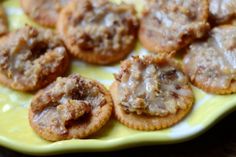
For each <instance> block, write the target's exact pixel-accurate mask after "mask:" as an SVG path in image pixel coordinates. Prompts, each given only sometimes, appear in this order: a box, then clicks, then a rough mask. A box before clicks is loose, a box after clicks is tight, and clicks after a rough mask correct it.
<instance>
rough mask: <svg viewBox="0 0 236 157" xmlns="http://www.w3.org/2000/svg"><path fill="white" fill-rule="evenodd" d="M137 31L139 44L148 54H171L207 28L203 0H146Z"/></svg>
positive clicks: (205, 7)
mask: <svg viewBox="0 0 236 157" xmlns="http://www.w3.org/2000/svg"><path fill="white" fill-rule="evenodd" d="M148 2H149V7H148V9H145V11H144V12H143V17H142V19H141V24H140V29H139V39H140V41H141V43H142V45H143V46H144V47H145V48H146V49H148V50H149V51H151V52H155V53H167V54H168V53H173V52H176V51H178V50H179V49H181V48H183V47H185V46H187V45H188V44H190V43H191V42H192V41H193V40H195V39H198V38H201V37H203V36H204V34H205V33H206V31H207V30H208V29H209V24H208V22H207V18H208V1H207V0H187V1H186V0H149V1H148Z"/></svg>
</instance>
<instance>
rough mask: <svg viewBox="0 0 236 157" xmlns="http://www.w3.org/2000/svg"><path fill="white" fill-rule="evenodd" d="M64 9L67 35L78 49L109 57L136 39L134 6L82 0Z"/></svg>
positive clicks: (99, 0) (136, 23) (100, 0)
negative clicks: (65, 11)
mask: <svg viewBox="0 0 236 157" xmlns="http://www.w3.org/2000/svg"><path fill="white" fill-rule="evenodd" d="M71 6H72V7H71V10H70V11H68V12H67V15H68V19H67V20H68V24H67V26H66V27H68V31H67V37H68V38H70V39H71V41H72V42H71V45H76V46H77V47H78V48H79V49H80V50H81V51H84V52H91V53H99V54H104V55H108V56H111V55H112V54H114V53H118V52H120V51H122V50H123V49H125V48H126V46H127V45H129V44H130V43H132V42H133V41H134V40H135V36H136V32H137V28H138V20H137V18H136V17H135V10H134V7H133V6H131V5H127V4H124V3H121V4H120V5H117V4H113V3H110V2H108V1H106V0H98V1H97V0H96V1H95V0H81V1H79V3H78V2H76V1H75V2H74V3H72V4H71Z"/></svg>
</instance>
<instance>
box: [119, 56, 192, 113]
mask: <svg viewBox="0 0 236 157" xmlns="http://www.w3.org/2000/svg"><path fill="white" fill-rule="evenodd" d="M116 80H117V81H118V82H119V87H118V91H119V101H120V105H121V106H122V107H123V109H124V110H125V111H127V112H134V113H136V114H146V115H151V116H165V115H168V114H175V113H176V112H177V110H178V109H184V108H186V107H187V106H186V102H185V101H186V97H192V91H191V89H190V87H189V85H188V80H187V77H186V76H185V75H184V74H183V73H182V71H180V70H179V69H178V68H176V67H175V66H173V65H172V64H171V63H169V62H168V61H167V60H165V59H159V58H156V57H154V56H145V57H143V58H139V57H134V58H132V59H130V60H126V61H124V62H123V63H122V64H121V71H120V73H119V74H117V75H116Z"/></svg>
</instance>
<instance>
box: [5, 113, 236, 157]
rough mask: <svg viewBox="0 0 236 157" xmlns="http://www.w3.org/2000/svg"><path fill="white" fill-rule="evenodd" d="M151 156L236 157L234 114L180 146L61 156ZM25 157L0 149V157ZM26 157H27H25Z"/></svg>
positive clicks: (235, 120) (235, 115)
mask: <svg viewBox="0 0 236 157" xmlns="http://www.w3.org/2000/svg"><path fill="white" fill-rule="evenodd" d="M128 154H129V155H128ZM98 155H99V156H103V157H105V156H112V157H114V156H119V157H121V156H122V157H123V156H130V155H135V156H152V157H159V156H160V157H236V112H234V113H231V114H230V115H229V116H227V117H225V118H224V119H223V120H221V121H220V122H219V123H217V124H216V125H215V126H214V127H212V128H211V129H210V130H208V131H207V132H206V133H204V134H203V135H201V136H199V137H197V138H195V139H193V140H191V141H188V142H184V143H180V144H172V145H162V146H161V145H157V146H146V147H137V148H131V149H125V150H121V151H114V152H104V153H77V154H68V155H60V157H62V156H70V157H73V156H82V157H83V156H84V157H85V156H86V157H87V156H98ZM16 156H17V157H24V156H26V155H23V154H20V153H17V152H13V151H11V150H8V149H5V148H2V147H0V157H16ZM26 157H28V156H26Z"/></svg>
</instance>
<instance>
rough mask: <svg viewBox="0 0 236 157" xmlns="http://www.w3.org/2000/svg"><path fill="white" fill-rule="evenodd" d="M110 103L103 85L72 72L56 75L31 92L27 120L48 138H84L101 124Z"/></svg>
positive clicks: (53, 139) (110, 110) (107, 112)
mask: <svg viewBox="0 0 236 157" xmlns="http://www.w3.org/2000/svg"><path fill="white" fill-rule="evenodd" d="M112 106H113V103H112V99H111V96H110V93H109V92H108V90H107V89H106V88H105V87H104V86H103V85H101V84H100V83H98V82H97V81H93V80H90V79H87V78H84V77H82V76H80V75H78V74H72V75H70V76H68V77H65V78H61V77H59V78H57V80H56V81H55V82H53V83H52V84H50V85H49V86H48V87H46V88H45V89H42V90H40V91H39V92H38V93H37V94H36V95H35V96H34V98H33V100H32V102H31V106H30V109H29V122H30V125H31V127H32V128H33V129H34V131H35V132H36V133H37V134H38V135H40V136H41V137H42V138H44V139H46V140H49V141H59V140H66V139H73V138H85V137H87V136H89V135H91V134H93V133H95V132H96V131H98V130H99V129H100V128H101V127H102V126H104V125H105V123H106V122H107V121H108V120H109V118H110V115H111V113H112Z"/></svg>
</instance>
